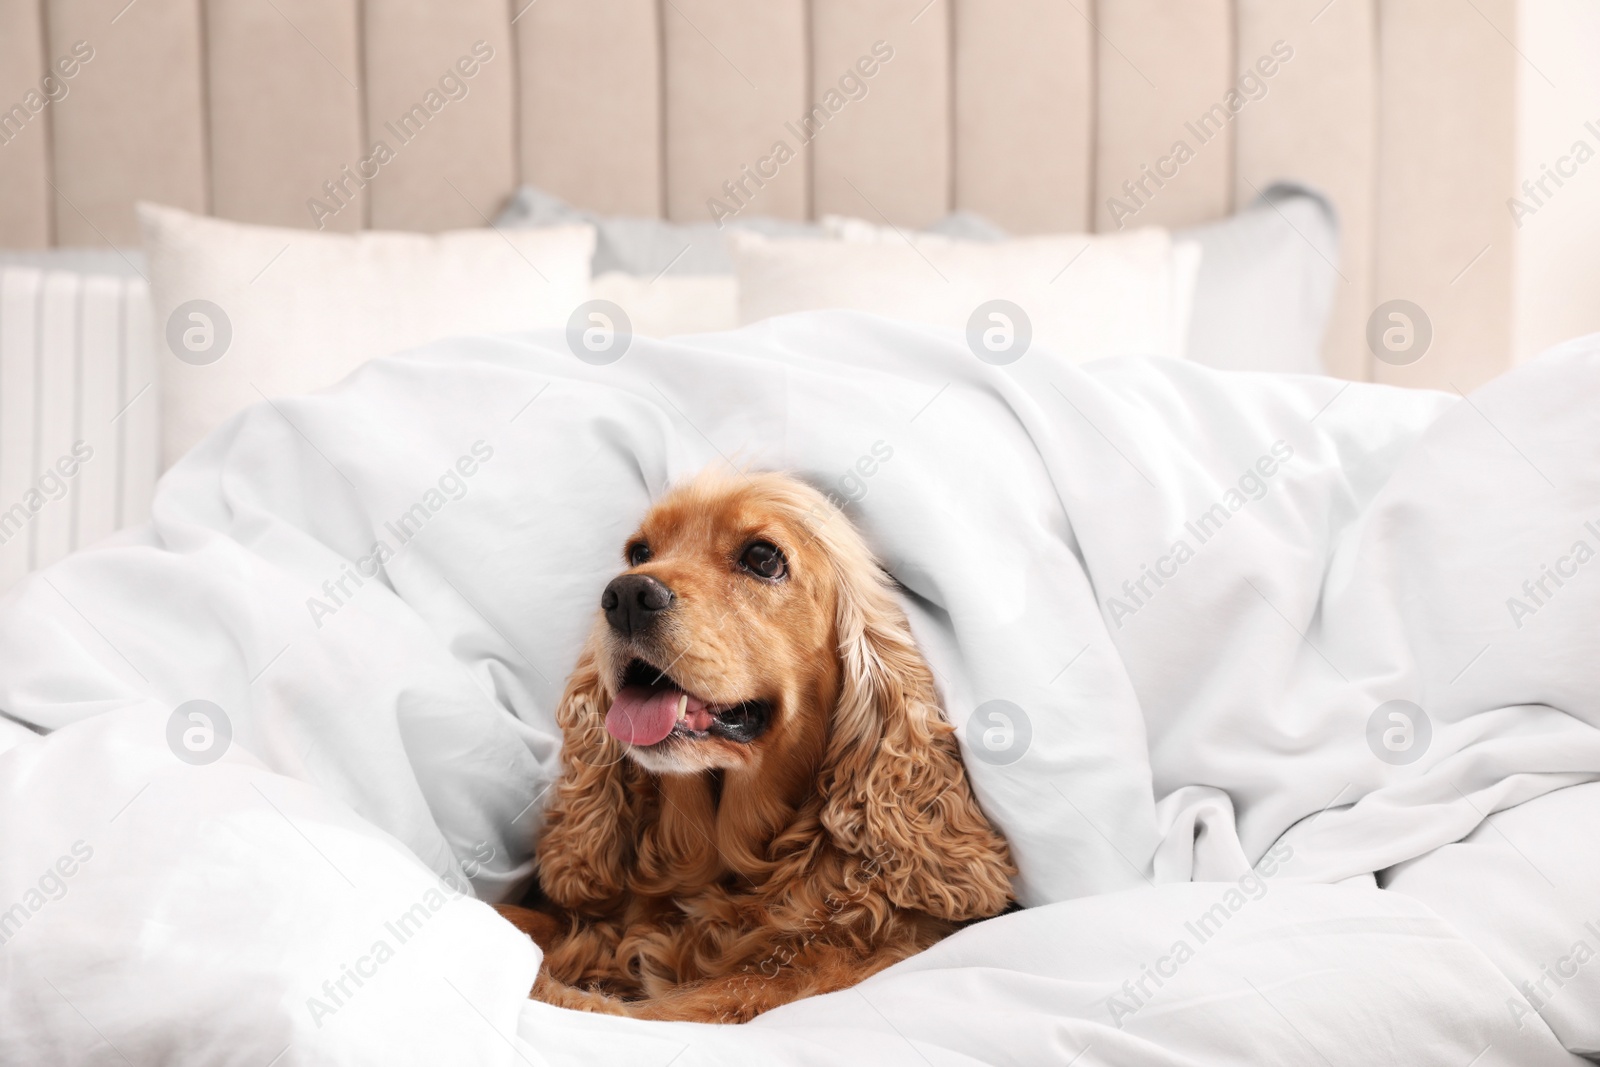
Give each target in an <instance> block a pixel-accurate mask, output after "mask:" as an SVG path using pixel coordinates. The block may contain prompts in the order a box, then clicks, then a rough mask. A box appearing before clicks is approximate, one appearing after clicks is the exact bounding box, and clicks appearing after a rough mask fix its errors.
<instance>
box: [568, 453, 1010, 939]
mask: <svg viewBox="0 0 1600 1067" xmlns="http://www.w3.org/2000/svg"><path fill="white" fill-rule="evenodd" d="M623 556H624V558H623V563H624V565H625V569H624V570H623V571H622V573H621V574H620V575H618V576H617V577H616V578H615V579H613V580H612V581H611V582H610V583H609V584H608V585H607V586H606V588H605V590H604V592H603V593H602V594H601V599H600V613H599V617H598V618H597V620H596V623H595V627H594V631H593V633H592V634H591V636H590V639H589V643H588V646H587V647H586V649H585V651H584V655H583V657H582V658H581V659H580V660H579V663H578V667H577V670H575V671H574V673H573V676H572V678H571V680H570V681H569V683H568V686H567V692H566V695H565V696H564V697H563V699H562V703H561V706H560V708H558V709H557V718H558V720H559V721H560V724H561V727H562V733H563V750H562V763H563V768H564V773H563V778H562V781H561V782H560V784H559V786H558V788H557V790H556V794H555V797H554V799H553V800H552V801H551V804H550V807H549V809H548V810H547V812H546V829H545V834H544V836H543V838H542V839H541V841H540V844H539V862H540V881H541V884H542V885H543V887H544V888H545V890H546V892H548V893H549V894H550V896H551V898H552V899H554V900H555V901H557V902H558V903H561V904H563V905H567V906H572V907H577V906H583V905H586V904H591V903H595V902H601V901H607V900H615V899H616V898H617V897H618V896H619V895H620V894H621V893H623V892H625V891H626V887H627V886H629V885H630V884H637V883H635V881H634V878H635V873H636V872H634V870H633V868H634V865H635V864H638V865H639V866H641V867H648V868H649V869H650V870H651V871H652V872H653V873H652V874H651V877H650V884H651V885H653V886H657V887H660V888H661V889H663V890H665V889H682V888H684V883H685V882H686V881H694V880H700V881H702V882H704V881H705V880H708V879H714V878H716V877H719V876H720V874H721V872H726V871H729V870H736V871H739V872H740V873H742V874H744V875H745V876H746V877H747V878H754V877H756V876H757V875H758V874H759V873H760V872H761V871H762V870H764V869H767V866H768V864H769V863H770V861H771V859H772V854H771V853H770V852H769V844H770V843H771V842H772V841H774V840H775V839H776V838H777V837H778V836H779V835H787V836H786V837H785V840H786V841H788V842H789V844H790V846H793V847H803V846H804V844H805V842H806V841H807V840H811V839H814V838H815V837H816V836H817V835H818V834H824V833H825V834H826V835H827V837H828V838H829V839H830V840H831V843H832V844H833V846H834V847H835V848H837V849H838V850H839V851H840V852H842V853H844V854H846V855H847V856H851V857H855V858H856V859H857V861H859V862H862V863H866V864H868V865H870V869H871V870H873V871H874V872H875V873H874V875H873V877H874V879H876V881H877V884H878V885H879V886H881V888H882V890H883V891H884V892H885V893H887V895H888V896H889V897H890V898H891V899H892V900H893V901H894V902H895V903H896V904H898V905H900V906H902V907H908V908H916V909H918V910H921V911H925V912H928V913H931V914H933V915H936V916H939V917H941V918H948V919H968V918H973V917H976V916H980V915H992V914H995V913H997V912H998V911H999V910H1000V909H1001V908H1003V907H1004V906H1005V904H1006V902H1007V900H1009V898H1010V882H1009V877H1010V875H1011V874H1013V873H1015V870H1014V868H1013V867H1012V866H1011V862H1010V857H1009V854H1008V851H1007V849H1006V844H1005V841H1004V839H1003V838H1001V837H1000V835H999V834H997V833H996V832H995V831H994V829H993V828H992V827H991V826H990V825H989V823H988V821H987V820H986V819H985V818H984V816H983V812H982V811H981V810H980V809H979V807H978V804H977V800H976V798H975V797H974V796H973V794H972V790H971V788H970V785H969V783H968V782H967V780H966V776H965V773H964V771H963V768H962V766H961V761H960V756H959V751H958V747H957V744H956V740H955V737H954V730H953V728H952V727H951V726H950V725H949V724H948V723H946V722H945V721H944V719H943V718H942V716H941V714H940V711H939V705H938V696H937V693H936V691H935V688H934V684H933V676H932V674H931V672H930V671H929V670H928V666H927V664H926V663H925V662H924V661H923V659H922V656H921V654H920V653H919V652H918V650H917V647H916V644H915V642H914V641H913V639H912V636H911V629H910V626H909V625H908V624H907V622H906V617H905V614H904V612H903V611H902V610H901V609H900V606H899V604H898V602H897V601H896V599H895V597H894V594H893V589H892V585H891V583H890V581H889V580H888V578H887V576H886V575H885V574H884V573H883V571H882V569H881V568H880V567H879V566H878V565H877V563H876V561H875V560H874V559H873V557H872V554H871V552H870V551H869V550H868V548H867V546H866V544H865V542H864V541H863V540H862V539H861V536H860V535H859V534H858V533H857V532H856V530H855V528H854V527H853V526H852V525H851V524H850V521H849V520H848V519H847V518H846V517H845V516H844V515H843V513H841V512H840V511H839V509H838V508H836V507H835V506H834V505H833V504H831V503H830V502H829V501H828V500H827V499H826V498H825V497H824V496H823V495H822V494H821V493H819V492H817V491H816V490H815V489H812V488H810V487H809V486H807V485H805V484H803V483H801V482H799V481H797V480H795V479H793V478H790V477H787V476H785V475H780V474H741V475H733V476H729V475H715V474H703V475H701V476H700V477H698V478H696V479H694V480H692V481H690V482H688V483H687V484H685V485H682V486H680V487H678V488H676V489H673V490H672V491H670V492H668V493H667V494H665V495H664V496H663V497H662V498H661V499H660V500H659V501H657V502H656V504H655V506H654V507H652V508H651V509H650V511H649V513H648V514H646V515H645V517H644V521H643V522H641V523H640V525H639V527H638V529H637V530H636V531H635V533H634V534H633V536H631V537H630V538H628V540H627V542H626V544H625V546H624V548H623ZM708 771H715V772H718V773H717V775H715V776H708V775H706V774H705V772H708ZM652 777H654V778H655V781H653V782H652V781H651V780H650V779H651V778H652ZM696 778H706V779H708V782H709V780H711V779H714V780H715V782H716V784H715V786H711V785H709V784H708V783H700V782H697V781H696V780H695V779H696ZM674 783H676V784H674ZM669 791H670V794H671V795H675V796H676V798H677V799H676V800H671V799H670V796H669V801H670V802H668V803H664V804H658V803H657V801H656V798H657V797H658V796H662V795H668V793H669ZM652 812H653V813H654V814H652ZM651 819H658V820H659V823H658V826H660V827H662V830H661V832H660V833H659V834H656V835H653V836H650V837H648V839H647V838H646V836H645V835H644V834H643V829H642V828H643V827H644V826H645V825H646V824H647V823H648V821H649V820H651ZM688 823H693V827H692V828H691V827H690V826H689V825H687V824H688ZM645 847H648V849H649V850H652V851H650V854H649V855H648V856H646V855H645V853H644V852H643V851H641V849H643V848H645Z"/></svg>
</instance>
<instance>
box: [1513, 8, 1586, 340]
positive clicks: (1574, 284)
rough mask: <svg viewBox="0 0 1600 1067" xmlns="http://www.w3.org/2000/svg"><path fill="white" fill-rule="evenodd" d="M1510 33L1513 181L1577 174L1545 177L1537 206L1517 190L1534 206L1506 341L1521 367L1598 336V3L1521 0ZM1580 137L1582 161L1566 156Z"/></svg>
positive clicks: (1520, 245)
mask: <svg viewBox="0 0 1600 1067" xmlns="http://www.w3.org/2000/svg"><path fill="white" fill-rule="evenodd" d="M1517 37H1518V41H1517V47H1518V48H1519V49H1520V51H1521V52H1522V54H1523V56H1524V57H1526V58H1525V59H1520V60H1519V61H1518V71H1517V77H1518V86H1517V91H1518V101H1517V113H1518V122H1517V147H1516V151H1517V159H1516V169H1515V174H1516V184H1517V185H1518V186H1519V187H1520V186H1521V184H1522V182H1523V181H1524V180H1527V181H1530V182H1531V181H1536V180H1537V179H1538V178H1539V177H1541V176H1542V175H1544V174H1545V173H1546V171H1545V169H1544V168H1546V167H1549V168H1551V169H1554V168H1556V166H1557V165H1558V164H1560V165H1561V166H1563V167H1565V168H1566V169H1567V170H1573V169H1574V168H1576V171H1577V173H1576V175H1575V176H1573V177H1562V178H1561V181H1562V182H1563V183H1564V184H1563V185H1562V186H1560V187H1557V186H1556V184H1555V182H1554V181H1553V180H1548V179H1547V181H1546V183H1545V189H1546V190H1548V191H1549V193H1550V194H1551V195H1549V196H1545V194H1544V193H1542V192H1539V191H1538V190H1537V188H1536V189H1535V194H1536V195H1537V196H1538V197H1539V198H1540V199H1541V200H1543V204H1542V205H1540V204H1535V202H1534V200H1533V198H1532V197H1529V196H1527V195H1526V194H1525V193H1523V191H1522V190H1521V189H1520V188H1518V189H1516V190H1514V193H1515V195H1516V196H1517V197H1518V198H1519V199H1521V200H1522V202H1523V203H1525V204H1527V205H1529V206H1530V207H1533V208H1534V213H1533V214H1531V215H1525V216H1523V218H1522V220H1521V226H1520V228H1518V229H1517V230H1516V236H1515V240H1516V249H1515V251H1516V257H1517V270H1516V275H1515V276H1516V292H1515V294H1514V307H1515V322H1514V324H1513V333H1512V343H1513V348H1514V356H1515V358H1516V359H1517V360H1519V361H1520V360H1524V359H1527V358H1529V357H1530V356H1534V355H1537V354H1538V353H1539V352H1540V351H1542V350H1543V349H1545V348H1547V347H1548V346H1550V345H1552V344H1555V343H1557V342H1559V341H1563V340H1566V339H1567V338H1569V337H1574V336H1576V335H1578V334H1584V333H1592V332H1595V331H1600V4H1596V3H1595V2H1594V0H1521V2H1520V3H1519V4H1518V33H1517ZM1547 79H1548V80H1547ZM1552 83H1553V84H1552ZM1586 123H1587V124H1592V127H1593V128H1592V129H1591V128H1589V127H1588V126H1586V125H1585V124H1586ZM1579 141H1582V142H1583V143H1584V144H1585V145H1586V146H1587V149H1588V150H1589V151H1591V152H1592V153H1593V156H1592V158H1589V159H1588V161H1587V162H1585V163H1582V164H1579V163H1578V162H1577V156H1576V155H1575V154H1574V151H1573V149H1574V147H1575V145H1576V142H1579ZM1563 157H1567V159H1568V161H1567V162H1563Z"/></svg>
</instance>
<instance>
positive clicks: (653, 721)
mask: <svg viewBox="0 0 1600 1067" xmlns="http://www.w3.org/2000/svg"><path fill="white" fill-rule="evenodd" d="M681 695H682V694H680V693H679V692H678V691H677V690H674V689H654V690H652V689H647V688H645V687H644V686H642V685H630V686H627V687H626V688H624V689H623V690H622V691H621V692H619V693H618V694H617V699H616V700H614V701H612V702H611V710H610V711H608V712H606V733H608V734H610V735H611V736H612V737H615V738H616V739H617V740H618V741H623V742H626V743H627V744H630V745H653V744H655V743H656V742H658V741H662V740H665V739H666V736H667V735H668V734H670V733H671V732H672V726H673V724H674V723H676V722H677V721H678V698H679V696H681Z"/></svg>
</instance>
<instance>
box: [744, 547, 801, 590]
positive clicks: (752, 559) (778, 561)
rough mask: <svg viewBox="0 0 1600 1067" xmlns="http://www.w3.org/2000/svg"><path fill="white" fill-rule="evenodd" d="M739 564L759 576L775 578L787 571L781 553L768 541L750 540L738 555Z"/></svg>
mask: <svg viewBox="0 0 1600 1067" xmlns="http://www.w3.org/2000/svg"><path fill="white" fill-rule="evenodd" d="M739 566H741V567H743V568H744V569H745V570H747V571H749V572H750V573H751V574H754V575H756V576H757V577H760V578H767V579H771V580H776V579H778V578H782V577H783V576H784V575H786V574H788V573H789V566H788V564H787V563H786V562H784V558H783V553H782V552H781V551H779V550H778V546H777V545H774V544H772V543H770V542H768V541H752V542H751V543H750V544H749V545H747V546H745V550H744V555H742V556H740V557H739Z"/></svg>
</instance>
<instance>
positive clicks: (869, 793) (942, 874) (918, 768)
mask: <svg viewBox="0 0 1600 1067" xmlns="http://www.w3.org/2000/svg"><path fill="white" fill-rule="evenodd" d="M842 526H843V524H841V523H839V522H837V521H834V522H832V523H829V524H828V527H830V528H831V529H828V530H827V531H826V533H825V534H824V535H823V537H822V540H823V541H824V542H825V543H826V544H827V547H828V548H829V549H830V554H832V555H833V559H834V566H835V569H836V573H837V584H838V590H839V594H838V595H839V601H838V609H837V616H836V629H837V633H838V640H839V657H840V661H841V668H842V670H841V677H842V681H841V684H840V692H839V702H838V706H837V707H836V708H835V709H834V715H833V721H832V723H831V726H830V736H829V738H828V747H827V754H826V756H825V757H824V760H823V768H822V774H821V783H820V787H821V791H822V798H823V807H822V815H821V818H822V823H823V825H824V826H825V827H826V828H827V830H828V832H829V833H830V834H831V835H832V836H833V838H834V841H835V842H836V843H837V844H838V845H839V847H841V848H842V849H844V850H845V851H846V852H849V853H851V854H853V855H857V856H861V857H863V859H864V860H865V861H866V862H868V863H871V864H873V865H874V866H875V868H876V870H877V877H879V878H881V879H882V884H883V886H884V888H885V890H886V892H887V895H888V897H889V899H890V900H892V901H893V902H894V903H895V904H897V905H899V906H901V907H905V908H914V909H916V910H918V911H923V912H927V913H928V914H930V915H934V916H937V917H939V918H943V919H952V920H964V919H975V918H980V917H985V916H990V915H996V914H998V913H999V912H1001V911H1002V910H1004V908H1005V907H1006V904H1007V903H1008V902H1009V901H1010V900H1011V881H1010V879H1011V876H1012V875H1013V874H1015V873H1016V869H1015V867H1013V866H1012V863H1011V855H1010V851H1009V850H1008V849H1007V847H1006V842H1005V839H1004V838H1002V837H1001V836H1000V835H999V834H998V833H996V832H995V830H994V828H993V827H992V826H990V825H989V821H988V819H986V818H985V817H984V814H983V811H982V810H981V809H980V808H979V807H978V801H977V798H976V797H974V796H973V794H972V788H971V786H970V785H969V784H968V782H967V776H966V772H965V770H964V769H963V768H962V765H961V758H960V753H959V749H958V748H957V745H956V738H955V730H954V728H953V727H952V726H950V725H949V724H948V723H946V722H945V721H944V719H943V718H942V716H941V715H940V713H939V707H938V699H937V695H936V692H935V690H934V685H933V675H932V673H931V672H930V671H929V670H928V666H927V664H926V663H925V662H924V661H923V659H922V654H921V653H920V652H919V651H918V650H917V646H916V643H915V642H914V641H913V640H912V637H911V628H910V626H909V625H908V624H907V622H906V618H905V615H904V613H903V612H902V611H901V610H900V606H899V604H897V603H896V602H895V600H894V597H893V596H892V595H891V593H890V591H889V586H888V582H887V581H886V580H885V579H884V577H883V576H882V573H881V572H880V571H879V570H878V568H877V566H876V564H874V563H873V562H872V559H871V557H870V555H869V554H868V553H867V550H866V548H865V546H864V545H863V544H861V543H860V541H859V538H858V537H857V535H856V534H855V533H854V531H853V530H849V531H847V530H845V529H843V528H842Z"/></svg>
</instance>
